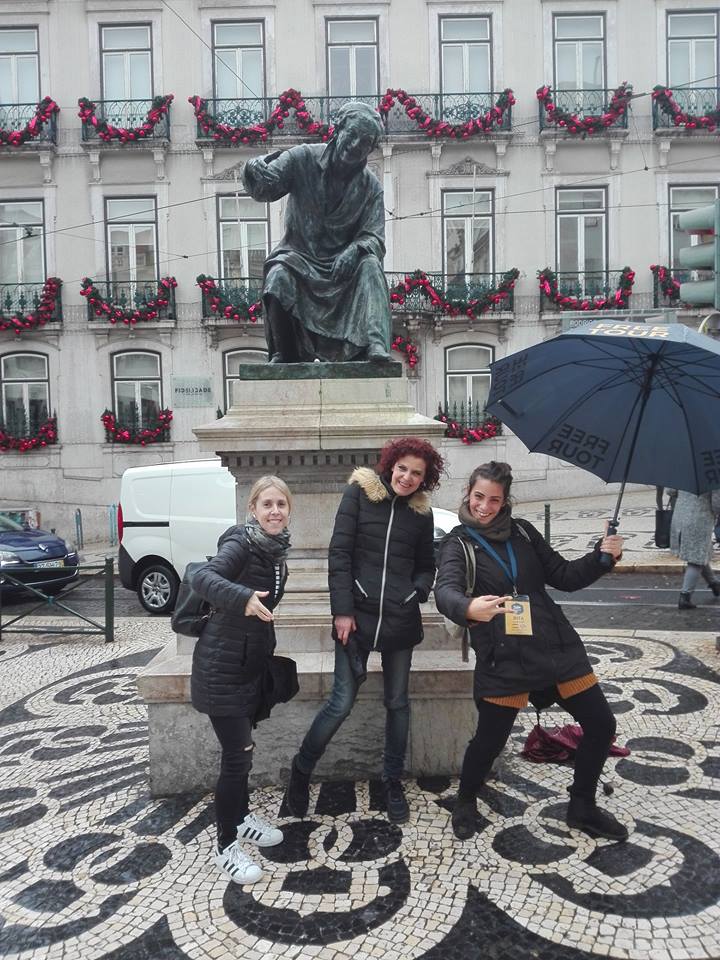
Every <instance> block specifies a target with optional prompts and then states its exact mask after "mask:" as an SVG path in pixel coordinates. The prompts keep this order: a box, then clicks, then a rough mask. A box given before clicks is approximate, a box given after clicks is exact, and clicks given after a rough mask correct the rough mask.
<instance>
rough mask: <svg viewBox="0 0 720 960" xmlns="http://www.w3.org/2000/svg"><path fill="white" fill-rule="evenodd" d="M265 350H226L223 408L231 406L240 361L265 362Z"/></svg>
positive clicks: (238, 380)
mask: <svg viewBox="0 0 720 960" xmlns="http://www.w3.org/2000/svg"><path fill="white" fill-rule="evenodd" d="M266 361H267V351H266V350H228V351H227V353H225V354H224V357H223V388H224V389H223V396H224V397H225V409H226V410H228V409H229V408H230V407H232V406H233V403H234V401H235V397H234V396H233V394H234V391H235V384H238V383H240V382H241V381H240V378H239V371H238V368H239V366H240V364H241V363H265V362H266Z"/></svg>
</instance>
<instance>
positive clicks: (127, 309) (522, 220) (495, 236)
mask: <svg viewBox="0 0 720 960" xmlns="http://www.w3.org/2000/svg"><path fill="white" fill-rule="evenodd" d="M719 31H720V10H719V8H718V6H717V3H715V4H713V3H712V2H708V0H694V2H691V0H486V2H460V0H365V2H356V0H335V2H333V3H325V2H321V0H274V2H273V0H267V2H264V3H247V2H233V0H167V2H164V0H124V2H120V0H78V2H70V0H6V2H5V3H3V4H2V7H1V8H0V140H1V141H2V143H1V144H0V394H1V403H2V407H1V409H0V428H1V429H2V430H3V433H2V434H0V446H3V447H4V448H5V449H4V450H3V452H2V453H0V458H2V459H1V461H0V462H1V463H2V472H1V474H0V476H1V478H2V479H0V507H11V508H15V509H19V508H22V507H34V508H36V509H39V510H40V512H41V515H42V522H43V525H45V526H54V527H56V528H57V529H58V530H59V531H60V532H63V533H66V534H71V533H72V526H73V515H74V512H75V510H76V508H80V509H81V510H82V514H83V520H84V528H85V538H86V540H89V539H93V538H101V537H103V536H104V534H105V530H106V522H107V521H106V518H107V506H108V504H111V503H113V502H115V501H117V498H118V490H119V478H120V476H121V474H122V472H123V470H124V469H125V468H127V467H128V466H132V465H141V464H144V463H154V462H159V461H166V460H179V459H188V458H192V457H195V456H197V455H198V450H197V444H196V442H195V440H194V435H193V432H192V430H193V427H195V426H198V425H200V424H202V423H207V422H208V421H210V420H212V419H213V418H214V417H215V416H217V415H219V414H222V412H223V411H224V410H225V409H227V407H228V406H229V405H230V404H231V403H233V402H234V403H235V404H242V402H243V396H242V390H234V385H235V383H236V382H237V378H236V375H235V374H236V371H237V366H238V364H239V363H240V362H247V361H252V360H261V359H263V358H264V352H265V342H264V334H263V328H262V317H261V316H256V315H255V312H254V310H253V309H252V307H253V304H255V303H256V301H257V300H258V297H259V291H260V289H261V277H262V263H263V260H264V257H265V255H266V253H267V252H268V251H269V249H271V248H272V246H273V245H274V244H275V243H276V242H277V241H278V240H279V238H280V236H281V235H282V219H283V213H284V202H283V201H280V202H278V203H273V204H269V205H267V204H261V203H256V202H254V201H252V200H251V199H250V198H248V197H247V196H245V195H244V193H243V188H242V177H241V173H242V167H243V164H244V162H245V160H246V159H247V158H248V157H251V156H257V155H262V154H266V153H269V152H271V151H273V150H278V149H285V148H287V147H289V146H291V145H293V144H294V143H297V142H302V141H306V142H318V141H319V140H322V138H323V136H327V131H328V127H329V126H331V125H332V122H333V116H334V114H335V112H336V111H337V109H338V107H339V106H340V105H341V104H342V103H344V102H346V101H347V100H348V99H363V100H365V101H366V102H369V103H372V104H373V105H374V106H378V107H379V109H380V111H381V115H382V117H383V123H384V126H385V131H386V133H385V136H384V137H383V140H382V143H381V145H380V148H379V149H378V151H377V152H376V153H375V154H374V155H373V156H372V157H371V159H370V166H371V168H372V169H373V171H374V172H375V173H376V174H377V176H378V177H379V178H380V180H381V182H382V183H383V185H384V189H385V204H386V208H387V224H386V232H387V236H386V246H387V256H386V259H385V270H386V272H387V279H388V288H389V292H390V293H391V300H392V309H393V316H394V324H395V333H396V335H397V336H398V337H400V338H401V339H400V341H399V343H398V347H399V348H400V351H399V353H400V355H401V356H403V357H404V362H405V363H407V365H408V377H409V380H410V384H411V393H412V398H413V401H414V403H415V405H416V406H417V408H418V410H419V411H420V412H422V413H425V414H427V415H429V416H434V415H435V414H436V413H437V411H438V408H439V407H440V408H442V410H443V411H444V412H445V414H446V415H447V416H448V417H449V418H450V419H451V420H454V421H455V422H456V423H457V425H458V427H457V431H456V432H459V433H462V432H463V431H465V430H467V429H473V428H475V427H478V426H479V427H480V428H482V425H483V423H484V422H485V417H484V413H483V408H484V402H485V398H486V396H487V390H488V385H489V364H490V363H491V362H492V360H493V359H495V358H499V357H502V356H504V355H506V354H507V353H512V352H514V351H516V350H519V349H522V348H523V347H525V346H527V345H529V344H532V343H535V342H537V341H539V340H541V339H544V338H546V337H548V336H551V335H553V334H555V333H557V332H558V331H559V330H560V329H561V327H562V325H563V323H564V322H568V314H567V311H568V310H573V311H578V310H580V311H582V310H583V309H588V308H589V307H590V306H592V305H594V304H595V303H597V302H598V301H603V302H607V306H608V307H611V308H613V309H615V310H620V311H623V312H625V313H628V315H630V314H631V312H632V311H633V310H634V311H641V312H645V313H647V312H649V311H652V310H654V309H655V308H658V309H668V308H672V307H677V304H676V303H673V299H672V297H673V296H674V294H673V284H672V278H675V279H678V278H679V279H685V276H683V275H682V274H681V271H679V269H678V267H679V261H678V252H679V249H680V248H681V247H682V246H683V245H685V244H687V243H689V242H690V240H689V238H687V236H686V235H685V234H683V233H681V232H680V231H679V230H678V229H677V215H678V214H679V213H680V212H682V211H683V210H687V209H690V208H692V207H695V206H703V205H706V204H708V203H709V202H711V201H712V200H713V199H715V198H716V197H717V196H718V185H719V184H720V155H719V152H718V144H719V136H720V135H719V134H718V132H717V129H716V125H717V123H718V121H719V120H720V116H719V115H718V109H719V108H718V47H719V43H720V37H719ZM654 89H656V93H655V96H653V90H654ZM171 95H172V97H171ZM57 108H59V109H57ZM79 114H80V115H79ZM651 264H655V265H660V266H662V267H665V268H667V274H666V273H664V272H663V271H660V273H659V274H658V272H657V271H656V272H655V273H653V272H651V270H650V265H651ZM546 268H547V271H548V272H545V273H544V274H543V277H542V278H541V279H542V280H543V281H544V287H543V289H541V287H540V284H539V281H538V271H542V270H545V269H546ZM626 268H629V269H626ZM418 271H420V272H421V273H418ZM515 271H517V279H516V280H515V276H516V274H515ZM633 273H634V277H633V276H632V274H633ZM198 278H200V279H199V280H198ZM58 280H59V281H61V283H59V282H58ZM199 284H201V285H199ZM504 293H507V295H506V296H504V295H503V294H504ZM573 316H575V313H573ZM679 316H680V319H682V320H683V321H684V322H687V323H689V324H692V325H695V326H697V324H698V322H699V320H700V319H701V316H702V315H701V314H698V313H697V312H692V311H683V310H680V311H679ZM408 349H409V351H410V352H409V353H408V352H407V351H408ZM415 361H416V362H415ZM168 411H170V412H171V413H168ZM55 417H56V420H54V419H53V418H55ZM103 417H104V419H103ZM268 427H269V428H271V429H275V430H276V431H277V436H278V449H281V448H282V424H269V425H268ZM490 432H492V431H490ZM466 439H468V437H467V434H466ZM469 439H473V438H472V435H471V436H470V437H469ZM132 440H137V441H139V442H128V441H132ZM444 452H445V453H446V454H447V456H448V459H449V464H450V480H449V482H448V483H446V484H445V485H444V487H443V492H442V494H441V496H440V498H439V503H440V505H441V506H449V507H452V506H454V505H455V502H456V499H457V494H458V490H459V487H460V484H461V479H462V478H463V477H464V476H467V474H468V472H469V470H470V469H471V467H472V466H473V465H474V464H475V463H476V462H480V461H482V460H487V459H491V458H495V459H508V460H510V461H511V462H512V463H513V465H514V468H515V473H516V478H517V481H518V482H517V493H518V495H519V496H520V497H521V498H538V497H545V496H550V495H552V496H558V495H561V496H562V495H565V496H567V495H572V494H578V495H579V494H582V493H584V492H589V491H591V490H594V489H599V488H600V486H601V485H600V484H599V481H596V480H595V479H594V478H592V477H591V476H590V475H588V474H584V473H582V472H580V471H578V470H576V469H574V468H572V467H570V466H565V465H563V464H561V463H559V462H557V461H552V460H549V459H548V458H547V457H545V456H539V455H532V454H527V453H526V451H525V448H524V447H523V446H522V444H520V443H519V442H518V441H517V440H516V439H515V438H513V437H512V436H499V437H497V438H492V437H491V438H489V439H485V440H483V441H482V442H481V443H463V442H462V440H461V439H460V438H448V439H447V440H446V441H445V444H444Z"/></svg>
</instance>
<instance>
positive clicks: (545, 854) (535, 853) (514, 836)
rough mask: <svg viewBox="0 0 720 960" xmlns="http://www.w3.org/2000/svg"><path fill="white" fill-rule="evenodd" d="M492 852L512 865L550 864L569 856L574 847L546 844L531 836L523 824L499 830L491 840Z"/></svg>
mask: <svg viewBox="0 0 720 960" xmlns="http://www.w3.org/2000/svg"><path fill="white" fill-rule="evenodd" d="M493 850H494V851H495V852H496V853H498V854H500V856H501V857H504V858H505V859H506V860H512V861H513V862H514V863H526V864H533V865H535V866H537V865H538V864H544V863H552V862H553V861H555V860H562V859H563V858H564V857H567V856H569V855H570V854H571V853H572V852H573V850H574V847H571V846H569V845H566V844H563V845H561V844H554V843H546V842H544V841H543V840H539V839H538V838H537V837H535V836H533V834H532V833H530V831H529V830H528V828H527V827H525V826H524V825H523V824H521V823H518V824H514V825H513V826H511V827H506V828H505V830H501V831H500V833H498V834H497V836H496V837H495V839H494V840H493Z"/></svg>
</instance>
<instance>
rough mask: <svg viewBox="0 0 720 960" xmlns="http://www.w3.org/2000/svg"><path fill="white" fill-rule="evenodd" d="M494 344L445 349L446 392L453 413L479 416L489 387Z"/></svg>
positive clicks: (462, 415) (462, 416)
mask: <svg viewBox="0 0 720 960" xmlns="http://www.w3.org/2000/svg"><path fill="white" fill-rule="evenodd" d="M492 360H493V351H492V348H491V347H482V346H475V345H474V344H463V345H462V346H458V347H448V348H447V349H446V350H445V371H446V372H445V395H446V401H447V406H448V413H449V415H450V416H451V417H453V418H454V419H455V418H458V419H459V418H463V419H464V420H465V421H468V420H475V419H480V418H481V417H482V413H483V411H484V410H485V404H486V403H487V398H488V392H489V390H490V364H491V363H492Z"/></svg>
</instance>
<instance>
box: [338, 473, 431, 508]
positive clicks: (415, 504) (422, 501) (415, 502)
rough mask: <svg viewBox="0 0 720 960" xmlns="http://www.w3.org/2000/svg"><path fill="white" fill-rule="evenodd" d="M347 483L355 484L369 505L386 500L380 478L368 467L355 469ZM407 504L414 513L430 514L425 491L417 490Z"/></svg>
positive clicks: (427, 494) (384, 489) (428, 497)
mask: <svg viewBox="0 0 720 960" xmlns="http://www.w3.org/2000/svg"><path fill="white" fill-rule="evenodd" d="M348 483H356V484H357V485H358V486H359V487H360V489H361V490H362V491H363V493H364V494H365V496H366V497H367V498H368V500H369V501H370V502H371V503H380V502H381V501H382V500H387V499H388V497H389V496H390V492H389V491H388V489H387V487H386V486H385V484H384V483H383V481H382V479H381V477H379V476H378V474H377V473H375V471H374V470H371V469H370V467H356V468H355V470H353V472H352V473H351V474H350V479H349V480H348ZM407 504H408V506H409V507H410V509H411V510H414V511H415V513H419V514H421V515H425V514H428V513H430V512H431V510H432V507H431V504H430V494H429V493H427V491H425V490H417V491H416V492H415V493H413V494H412V496H410V497H408V500H407Z"/></svg>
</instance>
